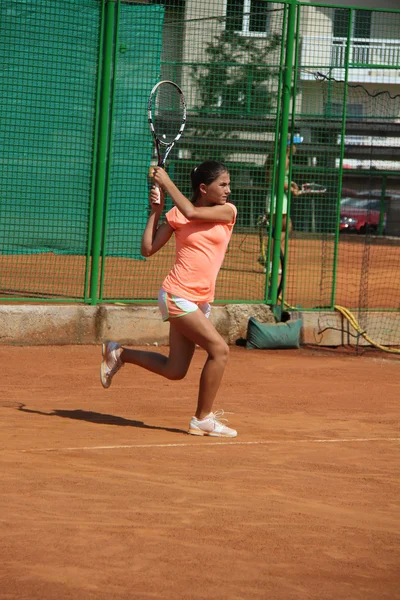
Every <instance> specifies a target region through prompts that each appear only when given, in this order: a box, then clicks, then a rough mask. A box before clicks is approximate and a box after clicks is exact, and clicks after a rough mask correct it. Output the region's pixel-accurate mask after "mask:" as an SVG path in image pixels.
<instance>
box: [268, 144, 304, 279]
mask: <svg viewBox="0 0 400 600" xmlns="http://www.w3.org/2000/svg"><path fill="white" fill-rule="evenodd" d="M302 141H303V138H302V137H300V136H298V135H295V136H294V137H293V145H292V139H291V137H290V136H289V138H288V142H287V146H286V163H285V181H284V190H283V200H282V232H281V248H282V251H283V250H284V247H285V237H286V230H287V229H288V231H289V234H290V233H291V232H292V231H293V225H292V221H291V219H290V217H289V215H288V193H289V188H290V192H291V194H292V196H299V195H300V189H299V186H298V185H297V183H295V182H294V181H291V182H290V185H289V167H290V149H291V146H292V156H294V155H295V154H296V146H295V144H296V143H297V144H300V143H301V142H302ZM266 168H267V184H270V179H271V173H272V165H271V164H270V162H269V160H268V159H267V163H266ZM267 212H268V213H269V214H271V212H272V226H273V227H274V226H275V218H276V197H275V202H274V206H273V210H272V211H271V194H270V192H269V194H268V198H267ZM271 254H273V243H272V245H271ZM260 262H261V260H260ZM264 271H265V269H264ZM269 271H270V272H271V271H272V262H271V263H270V266H269ZM279 272H280V273H281V270H279Z"/></svg>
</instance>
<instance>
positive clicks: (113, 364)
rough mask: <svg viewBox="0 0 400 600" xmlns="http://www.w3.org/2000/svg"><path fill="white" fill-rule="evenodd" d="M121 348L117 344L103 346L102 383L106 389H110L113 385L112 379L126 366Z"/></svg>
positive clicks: (107, 343)
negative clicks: (121, 357)
mask: <svg viewBox="0 0 400 600" xmlns="http://www.w3.org/2000/svg"><path fill="white" fill-rule="evenodd" d="M120 348H121V346H120V344H117V342H104V344H103V346H102V354H103V360H102V363H101V365H100V381H101V385H102V386H103V387H104V388H109V387H110V385H111V381H112V378H113V377H114V375H115V374H116V373H117V372H118V371H119V370H120V368H121V367H123V366H124V363H123V362H122V360H121V359H120V357H119V355H120V352H118V350H119V349H120Z"/></svg>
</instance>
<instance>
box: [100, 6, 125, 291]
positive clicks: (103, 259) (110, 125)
mask: <svg viewBox="0 0 400 600" xmlns="http://www.w3.org/2000/svg"><path fill="white" fill-rule="evenodd" d="M114 6H116V10H115V14H114V25H115V34H114V46H113V48H114V49H113V57H112V64H113V72H114V76H113V79H112V86H111V89H110V97H109V121H108V148H107V156H108V160H107V164H106V173H105V186H104V208H103V211H104V220H103V243H102V249H101V271H100V291H99V299H100V301H102V300H103V292H104V276H105V273H104V270H105V262H106V242H107V230H108V209H109V200H110V197H109V196H110V194H109V190H110V170H111V161H112V152H111V150H112V143H113V136H114V108H115V103H114V97H115V86H116V82H117V77H116V73H117V68H118V65H117V62H118V52H119V43H118V31H119V18H120V8H121V2H120V0H114Z"/></svg>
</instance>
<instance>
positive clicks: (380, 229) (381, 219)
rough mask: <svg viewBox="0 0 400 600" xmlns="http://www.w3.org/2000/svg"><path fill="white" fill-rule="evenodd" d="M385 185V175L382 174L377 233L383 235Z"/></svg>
mask: <svg viewBox="0 0 400 600" xmlns="http://www.w3.org/2000/svg"><path fill="white" fill-rule="evenodd" d="M386 185H387V176H386V175H383V177H382V190H381V204H380V207H379V225H378V235H383V226H384V218H385V198H386Z"/></svg>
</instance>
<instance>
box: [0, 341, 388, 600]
mask: <svg viewBox="0 0 400 600" xmlns="http://www.w3.org/2000/svg"><path fill="white" fill-rule="evenodd" d="M156 350H157V351H161V352H166V351H167V349H166V348H159V349H156ZM99 355H100V349H99V348H98V347H94V346H87V347H78V346H74V347H41V348H38V347H35V348H33V347H32V348H29V347H26V348H19V347H4V346H3V347H1V348H0V356H1V359H2V364H3V384H2V397H1V422H2V452H1V459H2V460H1V462H2V465H1V472H2V485H1V506H2V527H1V531H2V536H1V537H2V544H1V550H0V558H1V564H2V568H1V573H2V576H1V586H0V598H1V599H4V600H6V599H7V600H11V599H12V600H14V599H18V600H24V599H29V600H36V599H40V600H54V599H55V598H57V599H58V600H67V599H68V600H69V599H73V600H106V599H107V600H110V599H112V598H115V599H119V598H120V599H124V600H125V599H131V598H138V599H150V598H152V599H154V598H157V599H163V600H175V599H178V598H182V599H183V598H193V599H195V598H196V599H204V598H218V599H229V600H239V599H246V600H248V599H263V600H264V599H267V598H268V599H269V598H273V599H274V600H292V599H295V600H328V599H332V600H344V599H349V600H383V599H387V600H395V599H397V598H400V575H399V573H400V500H399V498H400V479H399V475H400V466H399V465H400V463H399V453H400V452H399V451H400V431H399V422H400V407H399V382H400V377H399V361H398V358H396V357H390V356H389V355H384V354H378V353H377V352H371V353H369V352H367V353H366V354H364V355H363V356H352V355H349V354H346V353H345V352H338V351H328V350H314V349H310V348H304V349H302V350H298V351H295V350H286V351H255V350H246V349H244V348H236V347H233V348H232V351H231V356H230V361H229V363H228V368H227V372H226V375H225V378H224V382H223V385H222V388H221V391H220V394H219V397H218V400H217V406H216V408H224V409H225V410H226V411H229V412H232V413H234V414H228V415H227V417H228V419H229V424H230V425H231V426H232V427H235V428H237V429H238V431H239V435H238V437H237V438H236V439H234V440H223V439H215V438H214V439H211V438H196V437H193V436H188V435H187V434H186V432H185V431H186V429H187V426H188V422H189V419H190V417H191V415H192V412H193V410H194V406H195V400H196V390H197V384H198V379H199V375H200V370H201V368H202V364H203V362H204V359H205V354H204V353H203V351H201V350H197V351H196V353H195V357H194V362H193V364H192V366H191V369H190V371H189V374H188V376H187V378H186V380H184V381H177V382H173V381H167V380H162V379H160V378H158V377H157V376H156V375H152V374H149V373H147V372H145V371H142V370H140V369H139V368H135V367H131V368H129V365H128V366H127V367H125V368H124V369H123V371H121V373H120V374H118V376H117V377H116V378H115V380H114V381H113V385H112V387H111V388H110V389H109V390H103V388H102V387H101V386H100V384H99V380H98V369H99Z"/></svg>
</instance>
